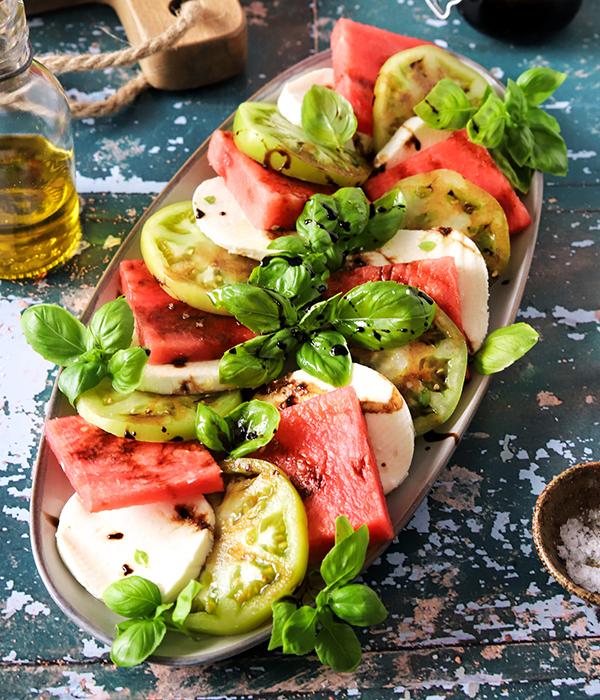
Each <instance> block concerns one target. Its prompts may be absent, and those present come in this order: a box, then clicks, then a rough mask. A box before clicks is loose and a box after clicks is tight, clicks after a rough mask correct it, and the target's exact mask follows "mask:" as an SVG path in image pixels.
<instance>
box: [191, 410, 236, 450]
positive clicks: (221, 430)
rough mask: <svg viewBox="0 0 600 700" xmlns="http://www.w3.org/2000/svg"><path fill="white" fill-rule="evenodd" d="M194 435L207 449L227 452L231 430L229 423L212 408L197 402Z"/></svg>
mask: <svg viewBox="0 0 600 700" xmlns="http://www.w3.org/2000/svg"><path fill="white" fill-rule="evenodd" d="M196 437H197V438H198V440H200V442H201V443H202V444H203V445H206V447H208V449H209V450H213V451H214V452H229V447H230V445H231V431H230V430H229V424H228V423H227V421H226V420H225V418H223V417H222V416H220V415H219V414H218V413H217V412H216V411H215V410H214V408H211V407H210V406H207V405H206V404H203V403H199V404H198V406H197V407H196Z"/></svg>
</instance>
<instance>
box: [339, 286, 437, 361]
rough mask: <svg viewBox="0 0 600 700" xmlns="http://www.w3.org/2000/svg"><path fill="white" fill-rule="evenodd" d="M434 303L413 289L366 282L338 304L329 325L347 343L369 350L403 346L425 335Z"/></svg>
mask: <svg viewBox="0 0 600 700" xmlns="http://www.w3.org/2000/svg"><path fill="white" fill-rule="evenodd" d="M436 309H437V306H436V303H435V302H434V301H433V299H431V298H430V297H429V296H427V294H425V293H424V292H422V291H421V290H419V289H416V288H415V287H410V286H408V285H404V284H399V283H398V282H392V281H389V282H367V283H365V284H361V285H360V286H358V287H354V289H351V290H350V291H349V292H347V293H346V294H345V295H344V296H343V297H342V298H341V299H340V300H339V302H338V304H337V310H336V318H334V319H333V325H334V327H335V329H336V330H337V331H339V332H340V333H341V334H342V335H343V336H344V337H345V338H346V339H347V340H348V341H349V342H350V344H353V345H358V346H360V347H363V348H367V349H369V350H385V349H389V348H397V347H401V346H403V345H407V344H408V343H410V342H411V341H412V340H415V339H416V338H418V337H419V336H420V335H421V333H423V332H424V331H426V330H427V329H428V328H429V326H430V325H431V322H432V321H433V317H434V315H435V312H436Z"/></svg>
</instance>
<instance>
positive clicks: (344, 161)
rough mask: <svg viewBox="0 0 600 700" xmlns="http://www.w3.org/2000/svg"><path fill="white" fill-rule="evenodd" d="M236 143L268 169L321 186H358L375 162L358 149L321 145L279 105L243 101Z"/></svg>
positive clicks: (235, 126)
mask: <svg viewBox="0 0 600 700" xmlns="http://www.w3.org/2000/svg"><path fill="white" fill-rule="evenodd" d="M233 138H234V141H235V145H236V146H237V147H238V148H239V149H240V151H242V153H245V154H246V155H247V156H249V157H250V158H252V159H253V160H255V161H257V162H258V163H260V164H261V165H263V166H264V167H266V168H271V169H272V170H277V171H278V172H280V173H283V174H284V175H288V176H289V177H295V178H297V179H299V180H306V181H308V182H314V183H317V184H321V185H339V186H340V187H357V186H358V185H362V183H363V182H365V180H366V179H367V178H368V177H369V175H370V173H371V165H370V163H369V162H368V161H367V160H365V159H364V158H363V157H362V156H360V155H359V154H358V153H356V152H355V151H349V150H347V149H346V148H339V149H338V148H333V147H331V146H318V145H317V144H316V143H313V142H312V141H310V140H309V139H308V138H307V136H306V134H305V133H304V130H303V129H302V127H299V126H295V125H294V124H292V123H291V122H289V121H288V120H287V119H286V118H285V117H283V116H282V115H281V113H280V112H279V110H278V109H277V105H274V104H270V103H268V102H243V103H242V104H241V105H240V106H239V107H238V109H237V112H236V114H235V119H234V122H233Z"/></svg>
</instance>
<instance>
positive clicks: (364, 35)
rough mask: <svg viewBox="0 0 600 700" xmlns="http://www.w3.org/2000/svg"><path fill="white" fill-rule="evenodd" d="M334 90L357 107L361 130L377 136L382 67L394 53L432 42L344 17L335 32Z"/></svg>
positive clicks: (339, 20)
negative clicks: (376, 106) (375, 107)
mask: <svg viewBox="0 0 600 700" xmlns="http://www.w3.org/2000/svg"><path fill="white" fill-rule="evenodd" d="M330 43H331V60H332V63H333V82H334V87H335V90H336V91H337V92H339V93H340V95H343V96H344V97H345V98H346V99H347V100H348V102H350V104H351V105H352V107H353V108H354V113H355V114H356V119H357V121H358V131H362V132H363V133H364V134H368V135H369V136H372V135H373V95H374V88H375V81H376V80H377V75H378V74H379V70H380V68H381V66H382V65H383V64H384V63H385V62H386V61H387V60H388V58H390V56H393V55H394V54H396V53H398V52H399V51H404V50H405V49H411V48H412V47H413V46H421V45H422V44H431V42H430V41H423V40H422V39H415V38H413V37H410V36H403V35H402V34H394V32H389V31H387V30H386V29H379V28H378V27H370V26H368V25H366V24H361V23H360V22H355V21H354V20H351V19H347V18H346V17H342V18H340V19H338V21H337V22H336V25H335V27H334V28H333V31H332V32H331V40H330Z"/></svg>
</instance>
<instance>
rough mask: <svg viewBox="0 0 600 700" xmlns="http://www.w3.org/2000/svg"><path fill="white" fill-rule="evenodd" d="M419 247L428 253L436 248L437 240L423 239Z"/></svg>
mask: <svg viewBox="0 0 600 700" xmlns="http://www.w3.org/2000/svg"><path fill="white" fill-rule="evenodd" d="M419 248H420V249H421V250H424V251H425V252H426V253H428V252H429V251H430V250H433V249H434V248H435V241H423V242H422V243H419Z"/></svg>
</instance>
